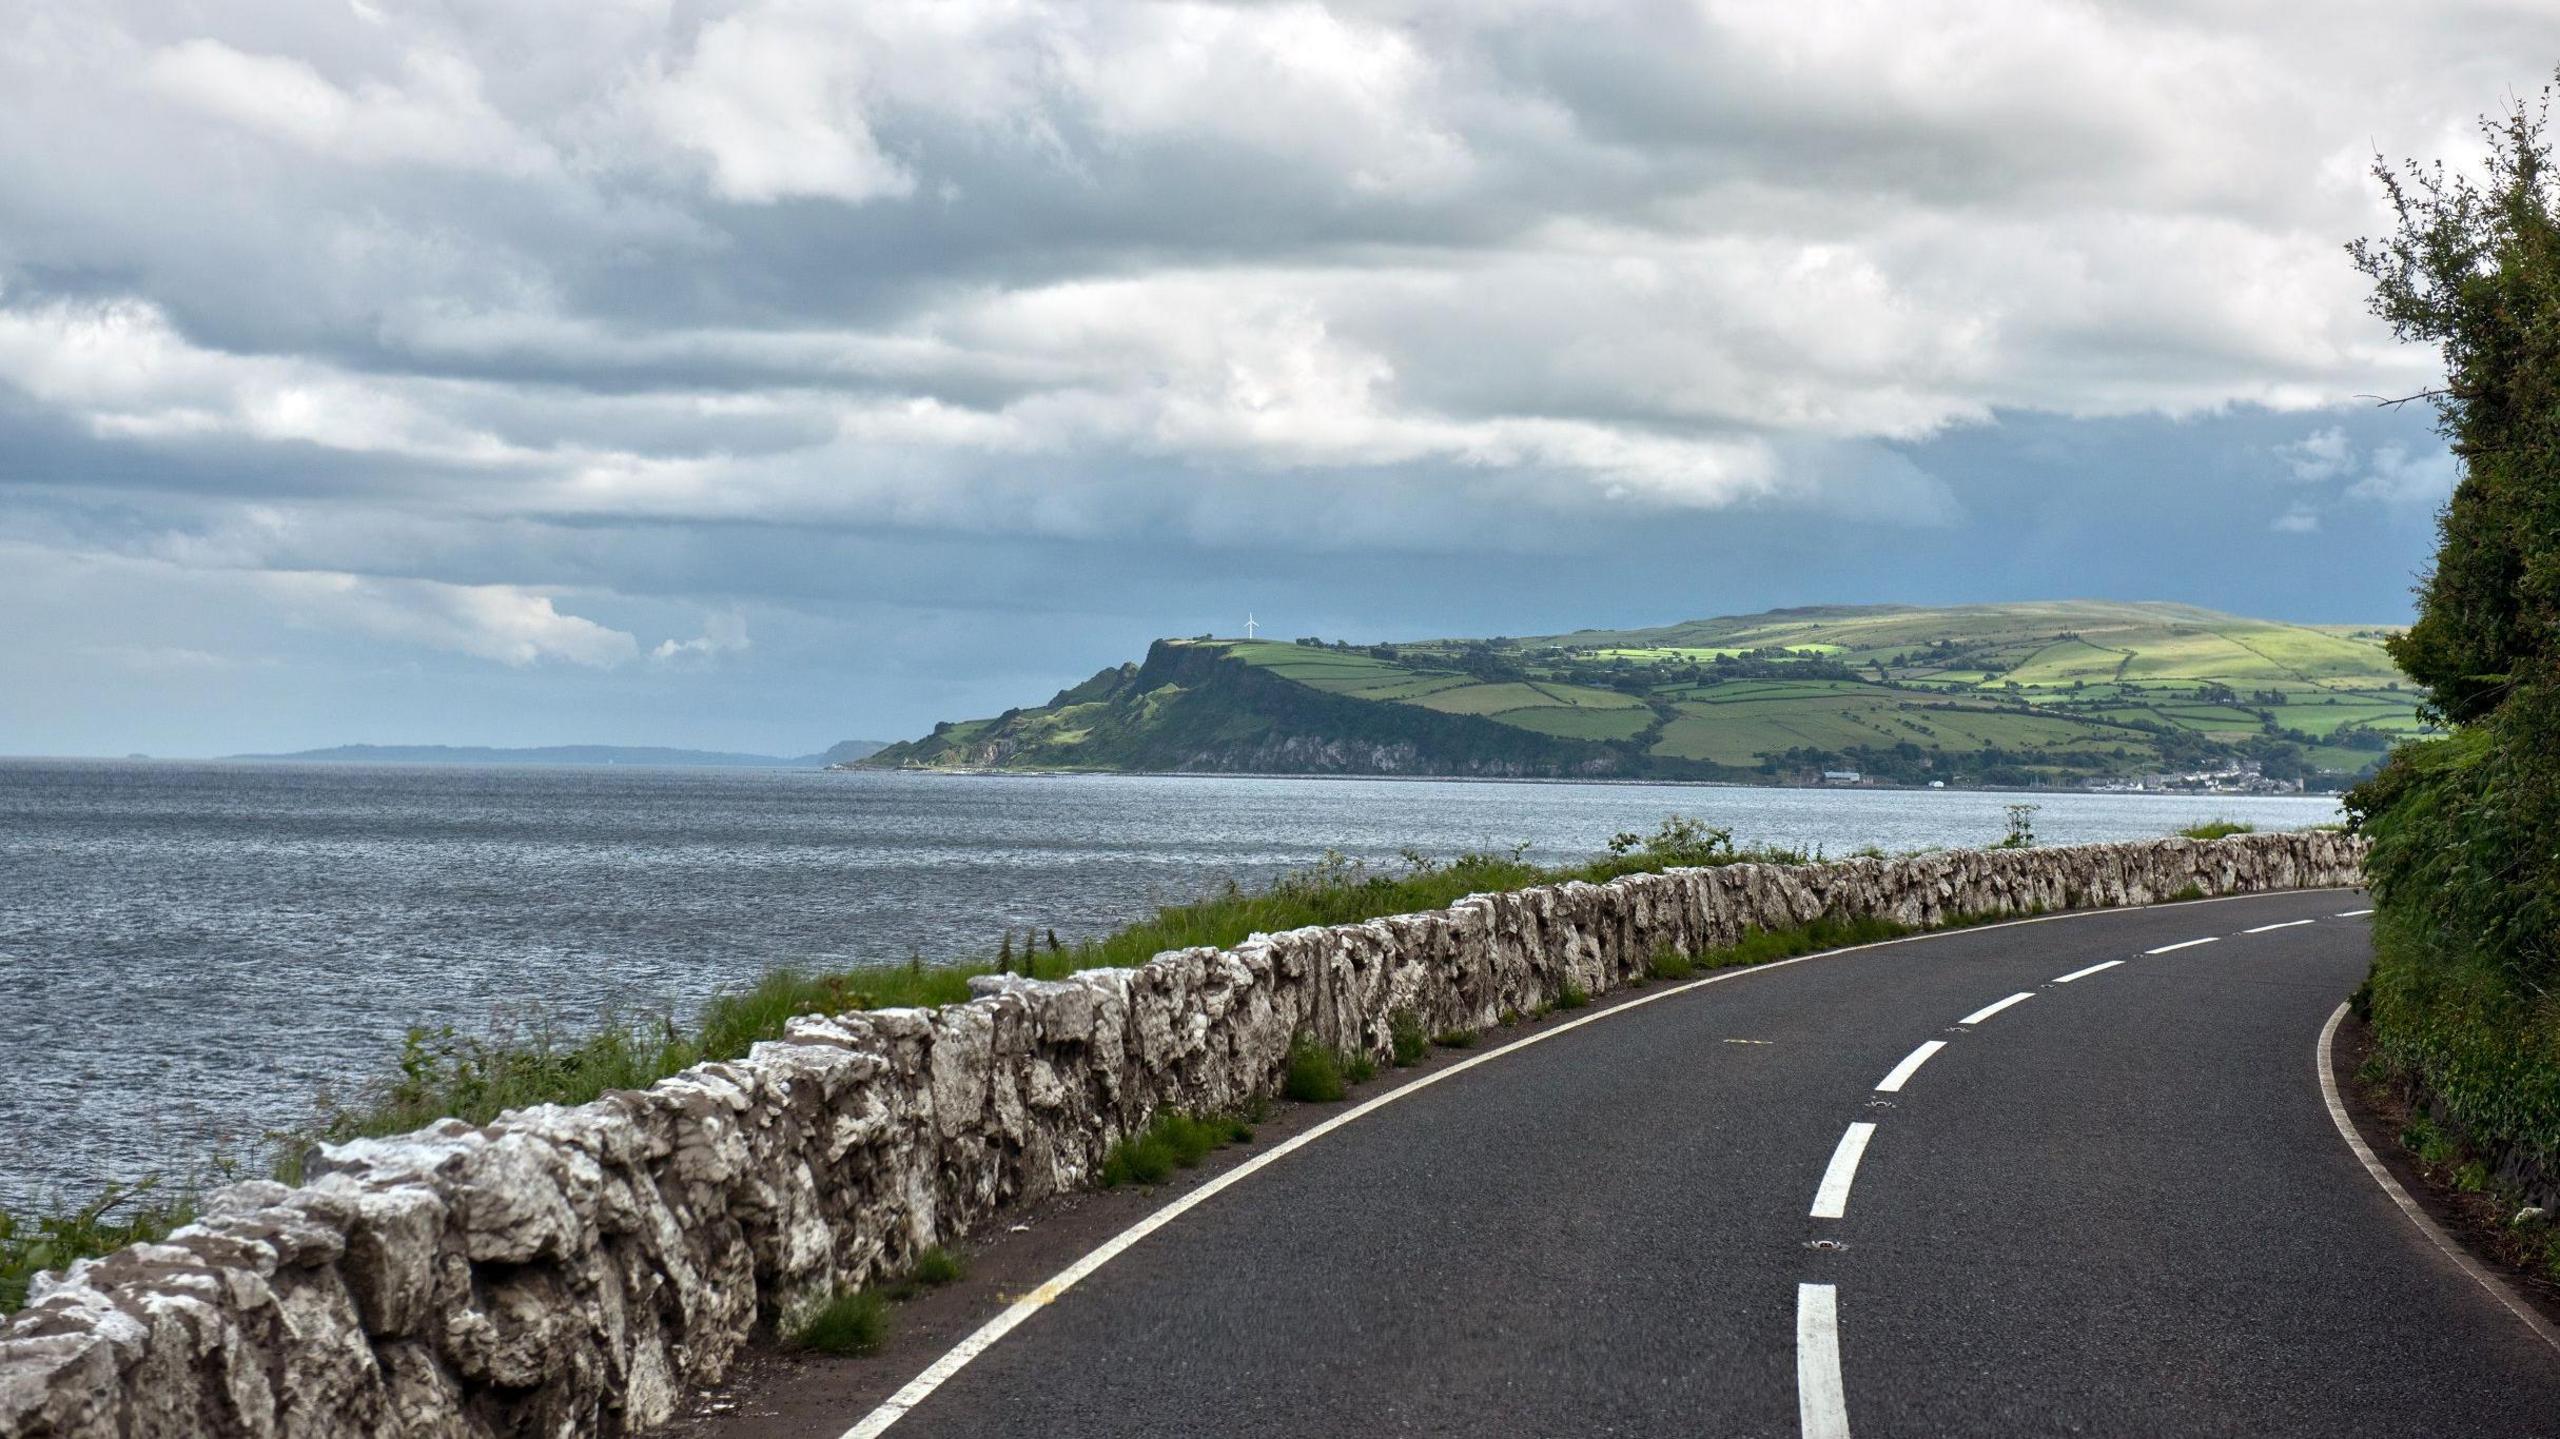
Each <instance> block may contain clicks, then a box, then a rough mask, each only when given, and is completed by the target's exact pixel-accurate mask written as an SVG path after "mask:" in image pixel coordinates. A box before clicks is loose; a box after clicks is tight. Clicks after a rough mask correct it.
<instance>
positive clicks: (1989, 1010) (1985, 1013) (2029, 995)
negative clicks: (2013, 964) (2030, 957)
mask: <svg viewBox="0 0 2560 1439" xmlns="http://www.w3.org/2000/svg"><path fill="white" fill-rule="evenodd" d="M2033 998H2035V992H2034V991H2032V990H2024V989H2022V990H2019V991H2018V992H2017V993H2016V994H2013V995H2010V996H2009V997H2008V998H2007V999H2003V1000H1997V1001H1994V1002H1993V1003H1990V1004H1986V1005H1984V1006H1983V1007H1981V1008H1980V1009H1977V1010H1975V1011H1974V1012H1973V1013H1971V1014H1968V1015H1966V1016H1965V1017H1964V1018H1962V1019H1959V1020H1957V1021H1956V1023H1958V1024H1980V1023H1981V1022H1982V1021H1984V1020H1986V1019H1989V1018H1990V1017H1991V1016H1993V1015H1995V1014H1998V1013H1999V1012H2000V1011H2002V1010H2004V1009H2007V1008H2008V1007H2009V1006H2010V1005H2013V1004H2018V1003H2021V1002H2023V1001H2026V1000H2030V999H2033Z"/></svg>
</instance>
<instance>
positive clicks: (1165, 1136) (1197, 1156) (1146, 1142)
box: [1098, 1096, 1339, 1189]
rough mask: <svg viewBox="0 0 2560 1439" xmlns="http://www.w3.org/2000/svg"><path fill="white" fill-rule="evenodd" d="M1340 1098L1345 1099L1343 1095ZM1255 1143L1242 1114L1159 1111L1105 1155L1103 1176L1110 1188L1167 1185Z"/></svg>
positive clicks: (1174, 1110)
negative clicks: (1223, 1153) (1181, 1173)
mask: <svg viewBox="0 0 2560 1439" xmlns="http://www.w3.org/2000/svg"><path fill="white" fill-rule="evenodd" d="M1337 1097H1339V1096H1337ZM1252 1139H1253V1125H1252V1123H1251V1122H1249V1121H1248V1120H1246V1119H1245V1118H1243V1117H1241V1116H1238V1115H1196V1114H1188V1113H1185V1112H1184V1111H1182V1110H1179V1109H1167V1110H1162V1111H1159V1112H1158V1113H1157V1115H1156V1117H1155V1118H1154V1119H1153V1120H1151V1121H1149V1122H1148V1124H1147V1127H1146V1128H1144V1129H1142V1130H1140V1131H1138V1132H1137V1133H1136V1134H1133V1135H1130V1136H1129V1137H1128V1138H1126V1139H1123V1140H1121V1141H1120V1142H1119V1143H1117V1144H1114V1145H1112V1146H1111V1148H1110V1149H1109V1150H1108V1151H1106V1152H1105V1153H1104V1154H1103V1156H1102V1172H1101V1174H1100V1175H1099V1176H1098V1177H1099V1178H1100V1180H1101V1182H1102V1187H1103V1188H1105V1189H1117V1188H1119V1187H1120V1186H1121V1185H1123V1184H1162V1183H1163V1182H1164V1181H1165V1180H1167V1179H1169V1178H1171V1177H1172V1176H1173V1172H1174V1171H1175V1170H1177V1169H1189V1168H1191V1167H1193V1166H1194V1165H1197V1164H1198V1163H1199V1162H1200V1161H1201V1160H1203V1159H1206V1158H1208V1157H1209V1156H1210V1155H1211V1154H1213V1153H1215V1152H1216V1151H1218V1150H1219V1149H1222V1148H1224V1147H1225V1146H1227V1145H1230V1144H1246V1143H1250V1142H1251V1141H1252Z"/></svg>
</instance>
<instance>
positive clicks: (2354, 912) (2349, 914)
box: [2336, 909, 2373, 919]
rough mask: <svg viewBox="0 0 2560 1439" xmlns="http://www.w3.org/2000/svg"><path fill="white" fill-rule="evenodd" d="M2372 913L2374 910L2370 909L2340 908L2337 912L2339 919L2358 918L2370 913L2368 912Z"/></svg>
mask: <svg viewBox="0 0 2560 1439" xmlns="http://www.w3.org/2000/svg"><path fill="white" fill-rule="evenodd" d="M2371 913H2373V911H2372V910H2369V909H2342V910H2339V911H2338V913H2337V915H2336V918H2339V919H2356V918H2359V917H2361V916H2364V915H2368V914H2371Z"/></svg>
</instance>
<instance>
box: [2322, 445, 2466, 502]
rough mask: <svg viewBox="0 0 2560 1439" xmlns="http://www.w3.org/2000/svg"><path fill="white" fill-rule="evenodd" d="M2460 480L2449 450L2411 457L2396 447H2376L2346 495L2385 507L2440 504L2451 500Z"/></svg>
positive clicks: (2404, 450) (2405, 451) (2459, 472)
mask: <svg viewBox="0 0 2560 1439" xmlns="http://www.w3.org/2000/svg"><path fill="white" fill-rule="evenodd" d="M2460 478H2461V471H2460V469H2459V468H2458V467H2457V466H2456V465H2455V463H2454V459H2453V455H2452V453H2451V452H2450V451H2445V450H2438V451H2436V452H2434V453H2433V454H2426V455H2418V456H2414V457H2413V456H2411V455H2410V453H2409V452H2408V451H2407V450H2406V449H2403V448H2402V447H2400V446H2398V445H2382V446H2378V447H2377V448H2376V449H2375V450H2374V452H2373V458H2372V461H2371V463H2370V464H2368V465H2367V466H2366V468H2365V472H2364V475H2363V477H2362V478H2361V479H2358V480H2357V481H2356V482H2355V483H2354V484H2352V485H2350V486H2348V487H2347V493H2348V494H2350V495H2353V496H2355V497H2356V498H2358V499H2363V500H2378V501H2380V502H2382V503H2384V504H2388V505H2428V506H2433V505H2439V504H2442V503H2444V502H2445V501H2446V500H2448V499H2450V498H2452V496H2453V487H2454V483H2455V482H2456V481H2457V480H2459V479H2460Z"/></svg>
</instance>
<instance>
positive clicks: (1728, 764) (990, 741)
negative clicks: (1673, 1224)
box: [865, 601, 2425, 787]
mask: <svg viewBox="0 0 2560 1439" xmlns="http://www.w3.org/2000/svg"><path fill="white" fill-rule="evenodd" d="M2383 638H2384V635H2383V632H2382V631H2381V630H2379V629H2376V628H2370V627H2351V626H2330V627H2315V626H2305V625H2292V624H2282V623H2278V622H2275V621H2269V620H2253V619H2245V618H2241V617H2239V616H2234V615H2226V614H2220V613H2217V612H2215V611H2212V610H2203V609H2197V608H2194V607H2191V606H2185V605H2164V604H2114V603H2103V602H2097V601H2055V602H2045V603H2032V604H2006V605H1968V606H1956V607H1945V608H1919V607H1912V606H1900V605H1883V606H1863V607H1847V606H1841V607H1824V608H1817V609H1799V610H1777V611H1772V612H1770V613H1767V614H1760V615H1743V616H1736V617H1731V618H1726V619H1714V620H1694V621H1690V622H1687V623H1684V624H1678V625H1671V626H1666V627H1663V628H1660V629H1650V630H1622V631H1596V630H1583V631H1577V632H1575V633H1572V634H1567V635H1552V636H1546V637H1543V638H1530V639H1512V638H1495V639H1489V640H1423V641H1417V642H1413V643H1406V644H1381V645H1364V646H1353V645H1349V644H1344V643H1340V642H1326V641H1323V640H1318V639H1313V638H1308V639H1300V640H1294V641H1275V640H1232V639H1214V638H1211V637H1208V636H1201V637H1199V638H1196V639H1189V640H1163V641H1159V642H1157V644H1156V645H1155V646H1154V647H1153V648H1152V649H1151V650H1150V651H1149V652H1148V654H1147V657H1146V661H1145V663H1144V664H1142V665H1139V664H1125V665H1120V666H1118V667H1116V668H1113V669H1107V670H1104V671H1102V672H1101V673H1099V674H1097V675H1095V676H1094V677H1093V678H1091V679H1089V680H1086V681H1085V682H1084V683H1082V684H1079V685H1076V686H1073V687H1071V688H1069V689H1066V690H1062V691H1060V692H1059V693H1058V694H1057V695H1056V696H1054V697H1052V698H1051V699H1050V701H1049V702H1048V703H1047V704H1045V705H1039V706H1034V707H1030V708H1023V709H1014V710H1008V711H1006V712H1005V713H1003V714H1001V715H998V716H996V717H994V718H992V719H978V720H963V721H957V722H951V723H945V724H941V725H937V726H935V727H934V731H933V733H932V734H930V735H927V736H925V737H923V738H921V739H917V740H912V741H909V742H907V743H905V744H897V745H891V746H889V747H888V748H887V749H885V750H883V751H881V752H880V753H879V754H877V755H875V756H873V757H872V758H871V759H870V760H868V761H866V762H865V763H867V764H871V765H877V766H892V767H916V768H985V769H1080V770H1160V771H1162V770H1198V771H1229V772H1263V773H1341V774H1448V775H1482V776H1557V777H1593V776H1623V777H1646V778H1661V779H1720V780H1738V781H1759V782H1776V781H1784V780H1805V779H1810V778H1812V777H1814V776H1816V775H1818V774H1819V773H1820V772H1822V771H1825V770H1831V771H1837V770H1844V769H1854V770H1857V771H1859V772H1860V773H1861V774H1863V775H1865V776H1868V777H1870V778H1875V779H1884V780H1891V781H1896V782H1902V783H1925V782H1927V781H1929V780H1932V779H1936V780H1943V781H1946V782H1948V783H1952V784H1981V785H2024V784H2033V783H2044V782H2055V781H2062V782H2068V781H2072V780H2076V779H2083V778H2092V777H2100V776H2122V775H2131V774H2139V773H2148V772H2160V771H2170V772H2176V771H2187V770H2195V769H2199V768H2210V767H2215V766H2219V765H2223V764H2227V763H2230V762H2233V761H2240V760H2254V761H2256V762H2257V763H2258V764H2259V765H2261V766H2262V767H2263V769H2264V770H2265V772H2266V773H2267V774H2268V775H2269V776H2271V777H2274V778H2279V779H2291V778H2297V777H2298V778H2303V779H2305V780H2306V781H2308V782H2311V783H2314V784H2315V785H2329V786H2332V787H2334V785H2335V784H2337V783H2339V782H2341V781H2343V780H2345V779H2346V778H2349V777H2352V776H2354V775H2357V774H2360V773H2362V772H2364V771H2366V770H2368V769H2369V768H2371V767H2372V766H2373V765H2374V764H2375V763H2376V762H2377V761H2378V760H2379V759H2380V757H2381V755H2382V753H2383V751H2384V750H2386V749H2387V748H2389V746H2390V744H2391V743H2392V742H2393V740H2395V739H2397V738H2401V737H2405V736H2408V735H2412V734H2416V733H2418V732H2420V731H2421V730H2423V729H2424V728H2425V726H2424V725H2423V724H2422V723H2421V722H2420V720H2419V718H2418V714H2417V699H2418V696H2417V693H2416V691H2415V690H2414V688H2413V687H2411V686H2410V685H2409V684H2408V683H2407V680H2406V679H2405V677H2404V676H2402V675H2400V674H2399V673H2398V672H2397V671H2396V670H2394V669H2393V667H2392V664H2391V660H2390V657H2389V655H2388V654H2386V653H2385V651H2384V649H2383V646H2382V641H2383Z"/></svg>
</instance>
